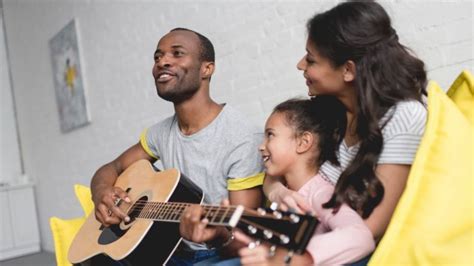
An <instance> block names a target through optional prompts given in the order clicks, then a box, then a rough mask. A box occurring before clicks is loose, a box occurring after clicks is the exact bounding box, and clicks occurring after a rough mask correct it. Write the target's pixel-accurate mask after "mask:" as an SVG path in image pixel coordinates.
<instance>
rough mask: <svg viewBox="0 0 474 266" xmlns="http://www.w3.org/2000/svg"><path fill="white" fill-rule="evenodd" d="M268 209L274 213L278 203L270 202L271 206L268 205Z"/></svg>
mask: <svg viewBox="0 0 474 266" xmlns="http://www.w3.org/2000/svg"><path fill="white" fill-rule="evenodd" d="M270 209H271V210H272V211H276V210H277V209H278V203H276V202H272V204H270Z"/></svg>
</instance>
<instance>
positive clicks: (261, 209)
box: [257, 208, 267, 216]
mask: <svg viewBox="0 0 474 266" xmlns="http://www.w3.org/2000/svg"><path fill="white" fill-rule="evenodd" d="M257 212H258V214H260V215H261V216H264V215H265V214H267V212H266V211H265V209H263V208H258V209H257Z"/></svg>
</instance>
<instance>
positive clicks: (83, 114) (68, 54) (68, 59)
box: [49, 20, 90, 133]
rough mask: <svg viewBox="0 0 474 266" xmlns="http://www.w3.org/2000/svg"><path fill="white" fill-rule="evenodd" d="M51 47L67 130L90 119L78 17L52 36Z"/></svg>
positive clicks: (62, 119) (63, 124)
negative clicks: (81, 56)
mask: <svg viewBox="0 0 474 266" xmlns="http://www.w3.org/2000/svg"><path fill="white" fill-rule="evenodd" d="M49 47H50V51H51V64H52V70H53V79H54V89H55V93H56V102H57V106H58V112H59V120H60V126H61V131H62V132H63V133H66V132H69V131H71V130H73V129H76V128H78V127H82V126H85V125H87V124H89V123H90V115H89V112H88V110H87V103H86V95H85V91H84V80H83V72H82V69H81V60H80V54H79V47H78V39H77V33H76V23H75V20H72V21H71V22H69V23H68V24H67V25H66V26H65V27H64V28H63V29H61V30H60V31H59V32H58V33H57V34H56V35H55V36H54V37H53V38H51V40H50V41H49Z"/></svg>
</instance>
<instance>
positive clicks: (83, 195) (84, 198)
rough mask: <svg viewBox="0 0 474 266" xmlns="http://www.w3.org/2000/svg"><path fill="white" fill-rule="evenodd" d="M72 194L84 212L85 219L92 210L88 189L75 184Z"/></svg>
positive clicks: (92, 203)
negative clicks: (74, 194) (73, 193)
mask: <svg viewBox="0 0 474 266" xmlns="http://www.w3.org/2000/svg"><path fill="white" fill-rule="evenodd" d="M74 192H75V193H76V197H77V199H78V200H79V203H80V204H81V206H82V209H83V210H84V215H85V216H86V217H87V216H88V215H89V214H90V213H91V212H92V211H93V210H94V202H93V201H92V194H91V190H90V188H89V187H86V186H83V185H80V184H75V185H74Z"/></svg>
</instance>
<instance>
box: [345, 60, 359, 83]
mask: <svg viewBox="0 0 474 266" xmlns="http://www.w3.org/2000/svg"><path fill="white" fill-rule="evenodd" d="M342 67H343V72H342V76H343V78H344V81H345V82H352V81H354V79H355V76H356V65H355V63H354V61H352V60H347V61H346V62H345V63H344V65H343V66H342Z"/></svg>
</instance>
